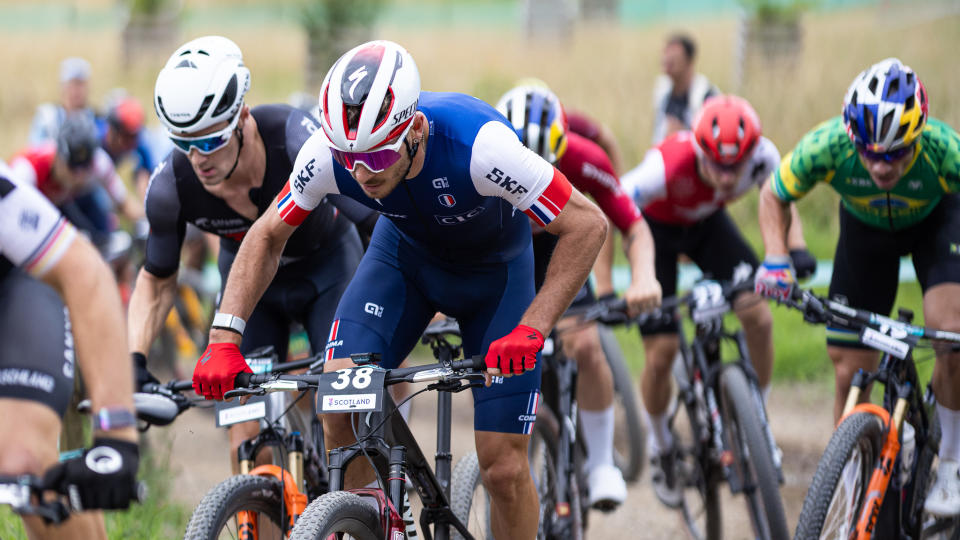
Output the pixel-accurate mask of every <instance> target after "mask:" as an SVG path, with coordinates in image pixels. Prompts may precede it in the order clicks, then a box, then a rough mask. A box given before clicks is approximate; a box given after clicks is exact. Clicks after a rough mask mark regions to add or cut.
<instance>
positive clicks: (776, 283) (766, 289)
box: [754, 255, 794, 301]
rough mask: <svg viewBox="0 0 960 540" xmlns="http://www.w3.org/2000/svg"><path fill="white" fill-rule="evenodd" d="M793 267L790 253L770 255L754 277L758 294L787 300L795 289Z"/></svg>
mask: <svg viewBox="0 0 960 540" xmlns="http://www.w3.org/2000/svg"><path fill="white" fill-rule="evenodd" d="M793 284H794V279H793V268H792V266H791V264H790V257H789V256H788V255H769V256H767V258H766V259H764V260H763V264H761V265H760V268H757V275H756V277H755V278H754V290H755V291H756V292H757V294H759V295H761V296H765V297H767V298H773V299H776V300H781V301H782V300H787V299H789V298H790V291H791V290H792V289H793Z"/></svg>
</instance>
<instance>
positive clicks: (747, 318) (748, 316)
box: [737, 302, 773, 334]
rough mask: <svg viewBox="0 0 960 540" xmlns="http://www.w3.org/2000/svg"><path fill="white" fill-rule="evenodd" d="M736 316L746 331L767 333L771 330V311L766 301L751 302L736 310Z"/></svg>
mask: <svg viewBox="0 0 960 540" xmlns="http://www.w3.org/2000/svg"><path fill="white" fill-rule="evenodd" d="M737 317H738V318H739V319H740V323H741V324H743V329H744V330H745V331H747V332H757V333H766V334H769V333H770V332H772V331H773V313H771V312H770V306H769V304H767V303H766V302H759V303H756V304H752V305H750V306H749V307H747V308H745V309H742V310H739V311H737Z"/></svg>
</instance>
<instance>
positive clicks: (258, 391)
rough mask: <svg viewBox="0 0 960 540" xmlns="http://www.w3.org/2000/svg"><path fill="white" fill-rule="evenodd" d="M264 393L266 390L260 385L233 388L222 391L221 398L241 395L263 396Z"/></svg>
mask: <svg viewBox="0 0 960 540" xmlns="http://www.w3.org/2000/svg"><path fill="white" fill-rule="evenodd" d="M266 394H267V390H266V389H264V388H263V387H260V386H258V387H256V388H234V389H233V390H227V391H226V392H224V393H223V399H232V398H235V397H243V396H264V395H266Z"/></svg>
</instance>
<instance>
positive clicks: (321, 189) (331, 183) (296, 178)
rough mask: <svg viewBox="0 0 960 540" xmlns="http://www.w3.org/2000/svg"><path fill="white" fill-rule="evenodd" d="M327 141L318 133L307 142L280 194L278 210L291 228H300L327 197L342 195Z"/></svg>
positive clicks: (278, 196)
mask: <svg viewBox="0 0 960 540" xmlns="http://www.w3.org/2000/svg"><path fill="white" fill-rule="evenodd" d="M325 138H326V136H325V135H324V134H323V133H322V132H321V131H317V132H315V133H314V134H313V135H311V136H310V138H309V139H307V142H305V143H304V144H303V147H302V148H301V149H300V152H299V153H298V154H297V160H296V162H295V163H294V164H293V171H292V172H291V173H290V179H289V180H287V185H285V186H284V187H283V189H282V190H280V193H279V194H277V211H278V212H280V218H281V219H283V221H284V222H286V223H287V224H288V225H293V226H294V227H296V226H298V225H300V224H301V223H303V220H305V219H307V216H308V215H309V214H310V211H311V210H313V209H314V208H316V207H317V205H319V204H320V202H321V201H323V198H324V197H326V196H327V195H329V194H338V193H340V189H339V188H337V180H336V178H335V177H334V175H333V158H332V157H331V155H330V147H329V146H328V145H327V142H326V140H325Z"/></svg>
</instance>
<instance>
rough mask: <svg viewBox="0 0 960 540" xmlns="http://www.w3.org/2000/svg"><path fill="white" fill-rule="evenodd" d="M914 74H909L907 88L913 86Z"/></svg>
mask: <svg viewBox="0 0 960 540" xmlns="http://www.w3.org/2000/svg"><path fill="white" fill-rule="evenodd" d="M913 79H914V77H913V72H907V86H913Z"/></svg>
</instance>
